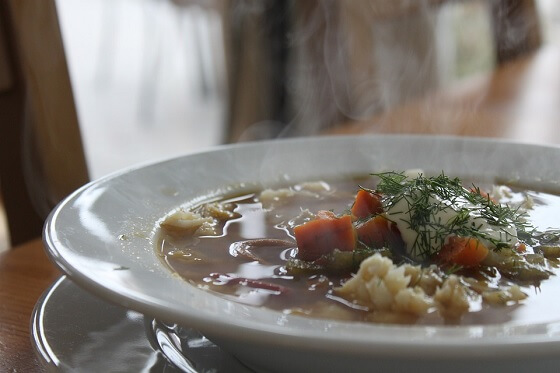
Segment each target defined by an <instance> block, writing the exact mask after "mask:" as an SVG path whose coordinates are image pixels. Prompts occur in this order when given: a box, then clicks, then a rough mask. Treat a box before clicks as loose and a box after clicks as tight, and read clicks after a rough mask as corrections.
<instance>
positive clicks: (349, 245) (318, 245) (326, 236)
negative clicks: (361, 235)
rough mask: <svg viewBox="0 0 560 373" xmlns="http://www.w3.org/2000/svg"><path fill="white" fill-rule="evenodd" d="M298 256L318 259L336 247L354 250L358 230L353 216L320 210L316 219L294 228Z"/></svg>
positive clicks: (305, 258) (341, 249) (343, 249)
mask: <svg viewBox="0 0 560 373" xmlns="http://www.w3.org/2000/svg"><path fill="white" fill-rule="evenodd" d="M294 235H295V237H296V242H297V246H298V255H297V256H298V258H299V259H302V260H308V261H311V260H316V259H319V258H320V257H321V256H322V255H325V254H329V253H331V252H332V251H333V250H334V249H338V250H340V251H352V250H354V248H355V247H356V232H355V230H354V226H353V225H352V217H351V216H350V215H344V216H341V217H336V215H335V214H334V213H332V212H330V211H319V212H318V213H317V217H316V218H315V219H314V220H311V221H308V222H307V223H304V224H302V225H298V226H297V227H295V228H294Z"/></svg>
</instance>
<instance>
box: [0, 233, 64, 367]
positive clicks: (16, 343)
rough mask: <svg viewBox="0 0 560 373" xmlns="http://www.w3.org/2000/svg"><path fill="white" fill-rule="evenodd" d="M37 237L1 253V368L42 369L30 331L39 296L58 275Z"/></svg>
mask: <svg viewBox="0 0 560 373" xmlns="http://www.w3.org/2000/svg"><path fill="white" fill-rule="evenodd" d="M60 275H61V274H60V272H59V271H58V269H56V268H55V266H54V265H53V264H52V263H51V262H50V261H49V259H48V258H47V255H46V254H45V251H44V249H43V243H42V242H41V240H40V239H37V240H34V241H31V242H29V243H26V244H24V245H21V246H19V247H17V248H15V249H12V250H10V251H8V252H6V253H4V254H1V255H0V371H1V372H41V371H43V370H44V369H43V367H42V366H41V365H40V363H39V359H38V358H37V357H36V356H35V353H34V350H33V347H32V346H31V339H30V334H29V322H30V317H31V312H32V310H33V307H34V306H35V302H37V299H38V298H39V296H40V295H41V294H42V293H43V291H45V290H46V289H47V288H48V287H49V285H50V284H51V283H53V282H54V280H55V279H57V278H58V277H59V276H60Z"/></svg>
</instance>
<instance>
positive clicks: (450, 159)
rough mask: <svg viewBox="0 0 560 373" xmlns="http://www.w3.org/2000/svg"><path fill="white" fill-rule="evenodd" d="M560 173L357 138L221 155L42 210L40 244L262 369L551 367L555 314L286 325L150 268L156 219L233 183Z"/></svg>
mask: <svg viewBox="0 0 560 373" xmlns="http://www.w3.org/2000/svg"><path fill="white" fill-rule="evenodd" d="M559 164H560V148H556V147H542V146H536V145H526V144H514V143H508V142H500V141H495V140H487V139H486V140H484V139H469V138H453V137H428V136H404V135H403V136H390V135H389V136H365V135H362V136H348V137H346V136H344V137H317V138H299V139H291V140H280V141H270V142H258V143H247V144H240V145H233V146H224V147H219V148H217V149H215V150H211V151H207V152H203V153H197V154H192V155H187V156H184V157H180V158H176V159H171V160H167V161H164V162H160V163H156V164H151V165H147V166H143V167H139V168H135V169H130V170H127V171H124V172H120V173H116V174H114V175H111V176H108V177H106V178H103V179H101V180H98V181H94V182H92V183H90V184H88V185H86V186H84V187H83V188H81V189H79V190H78V191H76V192H75V193H73V194H72V195H71V196H69V197H68V198H67V199H66V200H65V201H63V202H62V203H61V204H60V205H59V206H58V207H57V208H56V209H55V210H54V211H53V212H52V213H51V215H50V217H49V219H48V221H47V223H46V225H45V231H44V241H45V244H46V247H47V249H48V252H49V254H50V256H51V258H52V259H53V260H54V261H55V262H56V264H57V265H58V266H59V267H60V268H61V269H62V271H64V272H65V273H66V274H68V276H69V277H70V278H71V279H72V280H73V281H74V282H76V283H77V284H79V285H81V286H82V287H84V288H86V289H87V290H89V291H91V292H93V293H94V294H96V295H97V296H99V297H102V298H104V299H106V300H109V301H113V302H115V303H117V304H120V305H122V306H125V307H128V308H130V309H133V310H136V311H139V312H142V313H144V314H146V315H148V316H152V317H155V318H157V319H161V320H163V321H168V322H175V323H178V324H181V325H185V326H188V327H192V328H195V329H198V330H199V331H201V332H202V333H203V334H205V335H207V336H208V337H209V338H210V339H212V340H213V341H214V342H216V343H217V344H219V345H220V346H221V347H222V348H223V349H225V350H228V351H230V352H232V353H233V354H235V355H236V356H238V357H239V358H240V359H241V360H242V361H244V362H245V363H247V364H248V365H250V366H252V367H254V368H255V369H257V370H259V371H263V370H264V371H277V372H286V371H290V372H298V371H300V372H309V371H345V372H350V371H351V372H357V371H372V370H382V371H383V370H386V369H392V370H408V369H412V368H414V370H415V371H428V370H433V369H438V371H439V370H443V369H450V371H451V370H452V371H453V372H458V371H469V372H470V371H472V370H473V369H477V370H489V371H490V370H493V371H496V370H499V371H502V370H505V369H512V370H514V371H519V370H523V369H527V370H529V369H531V370H534V371H543V370H550V371H552V370H553V369H554V370H555V369H556V368H557V366H558V364H559V363H560V306H559V313H558V315H559V317H558V321H553V322H549V321H547V322H543V323H536V324H530V325H522V324H516V323H513V322H511V323H510V322H506V323H504V324H499V325H489V326H466V327H465V326H454V327H452V326H444V327H442V326H440V327H425V326H389V325H376V324H365V323H352V322H339V321H331V320H319V319H311V318H304V317H299V316H291V315H284V314H282V313H279V312H275V311H271V310H267V309H264V308H259V307H252V306H247V305H243V304H240V303H236V302H233V301H230V300H226V299H224V298H222V297H220V296H216V295H213V294H211V293H209V292H205V291H202V290H200V289H197V288H195V287H193V286H191V285H189V284H188V283H187V282H185V281H184V280H182V279H180V278H179V277H178V276H176V275H174V274H173V273H172V272H171V271H170V270H169V269H168V267H166V266H165V265H164V264H163V263H162V262H161V261H160V259H159V258H158V256H157V255H156V250H155V246H154V245H155V233H156V228H157V223H158V221H159V220H160V219H161V218H162V217H163V216H164V215H166V214H167V213H168V212H170V211H171V210H173V209H175V208H177V207H178V206H180V205H182V204H185V203H188V202H193V201H195V200H196V199H199V198H200V197H201V196H206V195H209V194H212V193H218V192H220V191H223V190H224V188H227V187H229V186H232V185H237V184H239V183H246V182H249V183H261V184H263V185H267V184H270V183H274V182H275V181H278V180H279V179H282V180H286V179H291V180H297V181H299V180H301V179H308V180H311V179H317V178H329V177H333V176H340V175H346V174H348V175H355V174H366V173H370V172H378V171H383V170H403V169H411V168H421V169H423V170H425V172H426V173H439V172H441V171H442V170H443V171H445V172H446V173H447V174H452V175H459V176H464V177H475V178H477V179H484V180H494V179H495V178H501V179H506V180H518V181H520V182H523V183H525V184H530V185H536V186H539V187H543V188H546V189H547V190H556V191H559V190H560V188H559V185H560V168H559V167H558V165H559ZM102 316H103V315H100V317H102Z"/></svg>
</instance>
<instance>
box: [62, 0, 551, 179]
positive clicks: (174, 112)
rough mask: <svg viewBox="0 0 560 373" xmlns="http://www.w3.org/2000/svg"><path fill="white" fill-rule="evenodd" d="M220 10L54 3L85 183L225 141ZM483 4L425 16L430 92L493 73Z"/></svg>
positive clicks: (542, 11)
mask: <svg viewBox="0 0 560 373" xmlns="http://www.w3.org/2000/svg"><path fill="white" fill-rule="evenodd" d="M223 3H224V2H220V1H212V0H206V1H205V0H200V1H197V0H175V1H173V0H57V6H58V11H59V17H60V22H61V28H62V32H63V38H64V44H65V48H66V53H67V58H68V62H69V70H70V76H71V80H72V86H73V89H74V95H75V100H76V106H77V109H78V116H79V122H80V125H81V128H82V137H83V141H84V145H85V151H86V157H87V161H88V166H89V170H90V176H91V177H92V178H93V179H96V178H98V177H100V176H103V175H105V174H107V173H109V172H112V171H115V170H118V169H121V168H123V167H126V166H129V165H132V164H136V163H139V162H143V161H151V160H154V159H160V158H165V157H169V156H175V155H179V154H184V153H186V152H192V151H198V150H201V149H205V148H207V147H209V146H213V145H217V144H220V143H222V142H225V141H228V138H227V137H226V136H227V130H226V125H227V123H226V120H227V119H226V113H227V105H228V103H227V73H226V65H225V61H224V58H225V57H224V53H225V52H224V51H225V50H224V32H226V33H227V32H228V30H227V29H226V30H224V27H227V25H224V23H223V22H222V16H223V15H222V12H224V9H223ZM238 3H239V4H240V5H239V8H240V9H234V10H233V12H235V11H236V12H242V11H246V12H250V11H254V12H258V11H259V9H250V8H251V7H252V6H253V7H254V6H255V5H254V4H253V5H251V2H250V1H245V2H242V1H241V2H238ZM488 4H489V2H488V1H485V0H482V1H458V2H457V1H451V2H446V3H445V4H443V5H442V6H441V7H438V8H434V9H427V10H425V12H426V13H427V14H426V18H427V20H425V21H424V22H426V23H427V26H424V28H429V29H432V30H433V32H434V34H433V36H430V38H432V37H433V38H434V40H433V42H431V43H433V45H434V46H435V49H434V50H433V51H431V52H430V53H432V54H433V55H432V56H431V57H430V58H433V59H436V60H437V65H436V66H437V69H436V70H437V71H436V72H435V73H432V72H429V71H426V73H431V74H436V75H437V77H430V79H433V80H434V81H435V82H436V83H434V85H435V84H437V85H438V86H445V85H451V84H455V83H457V81H460V80H463V79H467V78H470V77H472V76H474V75H477V74H484V73H487V72H489V71H491V70H492V69H493V68H494V66H495V64H496V57H495V53H494V44H493V38H492V28H491V27H492V26H491V19H490V17H491V16H490V13H489V12H488V7H489V5H488ZM537 5H538V11H539V15H540V19H541V20H542V21H541V24H540V27H541V28H542V30H543V39H544V40H545V41H547V42H549V41H551V40H558V38H560V2H558V1H555V0H537ZM243 7H245V8H246V9H241V8H243ZM230 11H231V10H230ZM309 27H311V26H309ZM397 27H403V26H402V25H399V26H397ZM386 32H387V31H386ZM430 45H432V44H430ZM422 47H423V48H424V47H425V46H422ZM397 53H398V52H397ZM393 57H394V55H391V56H389V57H386V58H393ZM420 68H422V66H420ZM425 69H429V67H427V66H426V67H425ZM413 72H414V73H415V74H416V73H417V72H418V70H417V67H414V69H413ZM377 84H394V82H392V81H389V82H387V83H384V82H382V83H377ZM368 88H371V87H368ZM408 89H411V88H408ZM390 91H391V92H392V93H393V94H395V95H396V94H397V93H398V92H394V89H393V90H390ZM385 100H386V101H391V100H395V101H398V100H402V99H401V98H399V99H397V98H391V97H387V98H385ZM366 104H370V103H369V102H366ZM378 105H379V104H378ZM386 105H389V103H386ZM370 109H372V108H371V107H370ZM374 109H376V108H374ZM366 114H369V113H366ZM247 131H250V130H247ZM253 131H256V130H255V129H254V128H253ZM253 136H255V135H253ZM261 136H264V135H261ZM246 137H248V138H251V136H249V135H247V136H246Z"/></svg>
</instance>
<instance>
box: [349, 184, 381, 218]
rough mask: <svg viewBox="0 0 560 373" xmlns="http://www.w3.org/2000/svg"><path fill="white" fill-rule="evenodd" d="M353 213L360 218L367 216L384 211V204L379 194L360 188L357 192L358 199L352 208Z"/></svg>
mask: <svg viewBox="0 0 560 373" xmlns="http://www.w3.org/2000/svg"><path fill="white" fill-rule="evenodd" d="M351 212H352V215H353V216H355V217H356V218H358V219H362V218H367V217H368V216H370V215H373V214H380V213H382V212H383V205H382V204H381V198H380V197H379V195H378V194H374V193H370V192H368V191H367V190H363V189H360V190H359V191H358V193H357V194H356V199H355V200H354V204H353V205H352V209H351Z"/></svg>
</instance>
